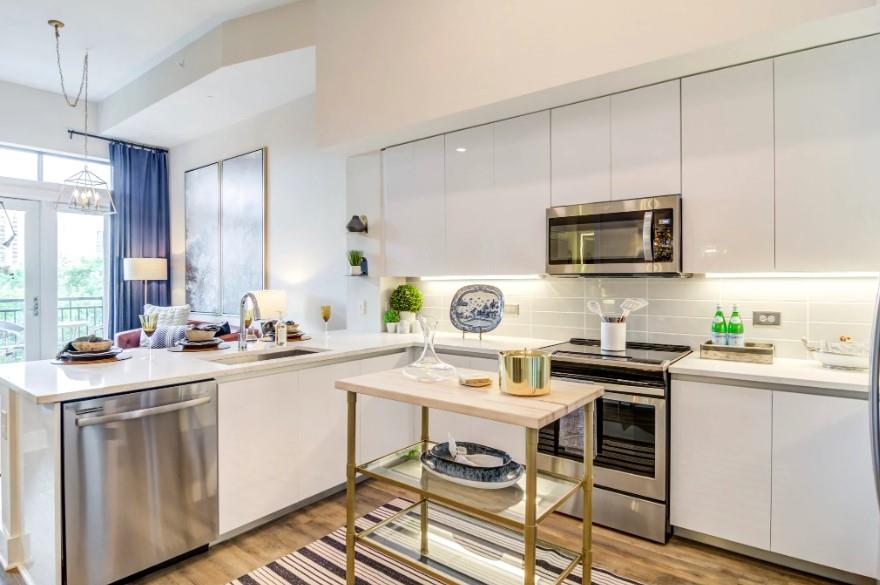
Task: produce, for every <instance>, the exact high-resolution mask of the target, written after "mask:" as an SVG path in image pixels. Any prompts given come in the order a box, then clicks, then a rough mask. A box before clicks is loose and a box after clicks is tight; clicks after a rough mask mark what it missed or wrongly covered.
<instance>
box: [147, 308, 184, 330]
mask: <svg viewBox="0 0 880 585" xmlns="http://www.w3.org/2000/svg"><path fill="white" fill-rule="evenodd" d="M189 312H190V306H189V305H177V306H173V307H159V306H156V305H144V315H152V314H153V313H159V322H158V323H157V325H158V326H159V327H161V326H163V325H166V326H172V325H186V322H187V321H188V320H189Z"/></svg>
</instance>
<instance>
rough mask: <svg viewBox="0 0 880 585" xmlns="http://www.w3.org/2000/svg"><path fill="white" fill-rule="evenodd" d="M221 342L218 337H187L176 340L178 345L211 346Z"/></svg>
mask: <svg viewBox="0 0 880 585" xmlns="http://www.w3.org/2000/svg"><path fill="white" fill-rule="evenodd" d="M221 343H223V340H222V339H220V338H219V337H215V338H213V339H206V340H205V341H190V340H188V339H181V340H180V341H178V342H177V344H178V345H182V346H183V347H212V346H214V345H220V344H221Z"/></svg>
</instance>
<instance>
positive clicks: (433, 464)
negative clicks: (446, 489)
mask: <svg viewBox="0 0 880 585" xmlns="http://www.w3.org/2000/svg"><path fill="white" fill-rule="evenodd" d="M447 452H448V451H447ZM420 460H421V462H422V465H423V466H425V467H426V468H427V469H429V470H430V471H433V472H434V473H437V474H440V475H445V476H447V477H450V478H456V479H463V480H467V481H474V482H480V483H485V484H492V483H506V482H510V481H516V480H518V479H519V478H520V477H522V474H523V466H522V465H520V464H519V463H517V462H516V461H509V462H508V463H507V464H506V465H502V466H500V467H471V466H470V465H462V464H461V463H456V462H455V461H449V460H446V459H441V458H439V457H435V456H434V455H433V454H432V453H431V452H430V451H425V452H424V453H422V456H421V458H420Z"/></svg>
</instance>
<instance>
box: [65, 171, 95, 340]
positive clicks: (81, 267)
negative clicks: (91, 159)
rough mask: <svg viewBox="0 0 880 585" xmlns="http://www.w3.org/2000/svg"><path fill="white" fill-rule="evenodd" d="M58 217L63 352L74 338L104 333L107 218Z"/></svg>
mask: <svg viewBox="0 0 880 585" xmlns="http://www.w3.org/2000/svg"><path fill="white" fill-rule="evenodd" d="M89 168H90V169H91V165H89ZM57 217H58V347H59V349H60V348H61V347H62V346H63V345H64V343H65V342H67V341H69V340H70V339H73V338H75V337H79V336H81V335H92V334H95V335H103V333H104V217H102V216H95V215H84V214H81V213H66V212H59V213H58V216H57Z"/></svg>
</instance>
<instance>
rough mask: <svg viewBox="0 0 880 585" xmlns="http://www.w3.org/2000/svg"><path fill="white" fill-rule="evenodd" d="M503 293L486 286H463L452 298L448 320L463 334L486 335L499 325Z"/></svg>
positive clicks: (502, 308)
mask: <svg viewBox="0 0 880 585" xmlns="http://www.w3.org/2000/svg"><path fill="white" fill-rule="evenodd" d="M503 316H504V293H502V292H501V289H499V288H498V287H495V286H490V285H488V284H470V285H468V286H463V287H461V288H460V289H458V291H457V292H456V293H455V296H453V297H452V304H451V305H450V306H449V319H450V320H451V321H452V324H453V325H454V326H455V328H456V329H459V330H461V331H464V332H465V333H487V332H489V331H492V330H493V329H495V328H496V327H498V325H500V324H501V319H502V317H503Z"/></svg>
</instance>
